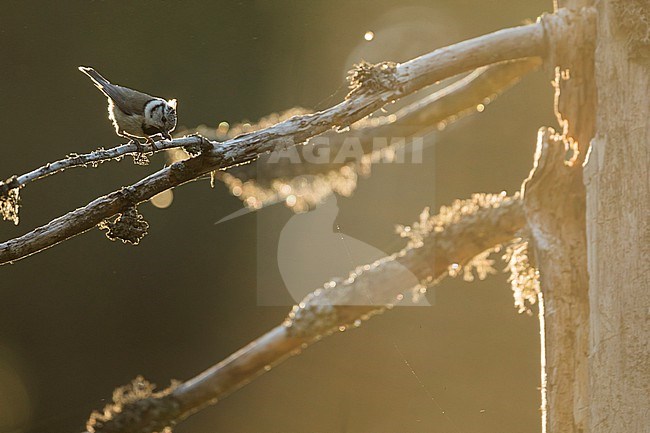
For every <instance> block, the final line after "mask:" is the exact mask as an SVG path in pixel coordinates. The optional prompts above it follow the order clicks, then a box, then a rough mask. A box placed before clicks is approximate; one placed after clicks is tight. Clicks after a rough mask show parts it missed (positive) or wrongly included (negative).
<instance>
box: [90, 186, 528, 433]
mask: <svg viewBox="0 0 650 433" xmlns="http://www.w3.org/2000/svg"><path fill="white" fill-rule="evenodd" d="M456 204H457V206H452V207H450V208H446V209H456V210H458V212H457V213H453V214H449V213H448V214H446V215H443V216H442V217H440V216H438V217H434V218H432V219H431V221H434V224H433V225H431V226H430V228H431V231H429V232H428V233H427V234H426V235H425V236H424V237H423V238H422V239H421V242H415V243H412V244H410V245H409V246H408V247H407V248H405V249H404V250H402V251H400V252H398V253H395V254H393V255H391V256H388V257H385V258H384V259H381V260H378V261H377V262H375V263H373V264H370V265H367V266H361V267H359V268H357V269H356V270H354V271H353V272H352V273H351V274H350V276H349V277H348V278H347V279H345V280H335V281H330V282H328V283H326V284H325V285H324V286H323V287H322V288H320V289H317V290H315V291H314V292H312V293H311V294H310V295H308V296H307V297H306V298H305V299H304V300H303V301H302V302H301V303H300V304H299V305H297V306H295V307H294V308H293V310H292V312H291V313H290V314H289V316H288V317H287V319H286V320H285V322H284V323H283V324H282V325H280V326H277V327H276V328H274V329H272V330H271V331H269V332H268V333H266V334H264V335H263V336H261V337H260V338H258V339H257V340H255V341H253V342H252V343H250V344H249V345H247V346H246V347H244V348H242V349H241V350H239V351H237V352H235V353H234V354H232V355H231V356H229V357H228V358H226V359H225V360H223V361H222V362H220V363H218V364H216V365H215V366H213V367H211V368H209V369H208V370H206V371H204V372H203V373H201V374H199V375H198V376H196V377H194V378H192V379H190V380H188V381H187V382H184V383H181V384H180V385H177V386H175V387H174V388H173V389H171V390H169V391H163V392H162V393H161V394H160V396H159V397H156V396H152V397H146V398H144V399H142V400H138V401H136V402H131V403H129V404H125V405H122V406H120V408H119V410H118V411H115V412H114V413H111V414H110V415H109V416H103V418H102V422H101V424H96V422H95V421H93V422H91V423H90V424H89V425H88V431H89V432H97V433H107V432H130V431H138V432H150V431H153V430H148V429H146V426H150V425H155V426H156V427H157V428H160V426H161V425H163V426H164V425H167V426H169V425H173V424H175V423H177V422H179V421H181V420H183V419H184V418H186V417H188V416H189V415H191V414H193V413H196V412H197V411H199V410H201V409H202V408H204V407H206V406H208V405H211V404H214V403H216V402H217V401H219V400H221V399H223V398H224V397H226V396H228V395H229V394H231V393H232V392H234V391H236V390H237V389H239V388H241V387H242V386H244V385H246V384H248V383H250V382H251V381H252V380H254V379H255V378H257V377H258V376H260V375H262V374H264V373H265V372H267V371H269V370H271V369H272V367H273V366H275V365H277V364H279V363H281V362H282V361H284V360H285V359H287V358H289V357H290V356H292V355H295V354H298V353H300V352H301V351H302V350H303V349H305V348H306V347H307V346H309V345H310V344H312V343H314V342H316V341H319V340H320V339H321V338H322V337H324V336H327V335H331V334H332V333H334V332H335V331H336V330H344V329H346V328H348V327H356V326H359V325H360V323H361V322H362V321H363V320H367V319H369V318H370V317H372V316H373V315H376V314H378V313H381V312H383V311H385V309H386V308H391V307H392V304H393V303H397V302H399V299H400V295H402V294H404V293H406V292H408V291H409V290H412V289H414V288H412V287H405V286H404V285H405V284H407V283H405V282H404V281H405V280H404V279H403V278H402V277H403V276H404V273H405V272H410V273H413V274H415V275H416V277H417V278H418V279H419V280H420V281H421V285H419V286H418V287H417V288H415V289H417V290H418V291H419V292H421V291H422V289H423V288H425V287H426V286H430V285H432V284H433V283H434V282H435V281H439V280H440V279H441V278H442V277H443V276H444V275H445V274H446V272H447V270H448V268H449V266H450V265H451V264H453V263H459V264H464V263H466V262H468V261H469V260H470V259H471V258H472V257H474V256H476V255H478V254H480V253H481V252H483V251H485V250H486V249H489V248H491V247H494V246H495V245H498V244H501V243H504V242H507V241H509V240H511V239H512V238H513V237H515V236H516V233H517V231H518V230H519V229H521V228H522V227H523V226H524V224H525V218H524V212H523V207H522V204H521V201H520V200H519V198H518V196H517V197H515V198H507V197H505V196H504V195H501V194H500V195H477V196H475V197H474V198H473V199H472V200H464V201H460V200H459V201H458V203H456ZM461 209H462V211H461ZM428 220H429V219H425V221H428ZM425 225H428V224H425ZM369 293H370V294H371V296H372V297H373V300H374V301H376V302H375V305H367V299H368V298H367V297H368V294H369ZM358 303H363V304H364V305H355V304H358ZM143 400H144V402H143ZM145 402H146V403H145ZM151 408H155V411H154V410H151ZM109 412H110V411H109ZM104 414H106V411H104ZM91 419H93V420H95V419H97V417H96V416H95V417H93V418H91ZM130 423H135V424H136V425H137V429H136V428H134V424H130Z"/></svg>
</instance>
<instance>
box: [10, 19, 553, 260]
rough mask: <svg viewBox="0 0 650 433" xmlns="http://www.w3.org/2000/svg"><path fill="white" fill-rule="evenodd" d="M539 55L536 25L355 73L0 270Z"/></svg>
mask: <svg viewBox="0 0 650 433" xmlns="http://www.w3.org/2000/svg"><path fill="white" fill-rule="evenodd" d="M545 52H546V43H545V34H544V27H543V25H542V24H541V22H538V23H535V24H530V25H526V26H521V27H514V28H509V29H504V30H500V31H497V32H494V33H490V34H487V35H484V36H481V37H478V38H474V39H470V40H468V41H464V42H460V43H458V44H455V45H451V46H449V47H445V48H441V49H438V50H435V51H433V52H431V53H428V54H425V55H423V56H421V57H418V58H416V59H413V60H410V61H408V62H406V63H403V64H399V65H398V64H394V63H381V64H378V65H374V66H367V65H362V66H359V67H358V68H357V69H356V70H355V72H354V73H353V75H352V79H351V87H352V89H353V90H352V91H351V92H350V94H349V95H348V97H347V99H346V100H344V101H343V102H341V103H339V104H338V105H335V106H333V107H331V108H329V109H326V110H323V111H320V112H317V113H314V114H309V115H304V116H296V117H293V118H291V119H288V120H286V121H284V122H281V123H278V124H277V125H274V126H272V127H270V128H266V129H263V130H260V131H256V132H253V133H250V134H245V135H242V136H240V137H236V138H234V139H232V140H228V141H226V142H223V143H212V146H213V147H212V149H211V150H210V151H204V152H203V153H202V154H201V155H199V156H197V157H195V158H191V159H189V160H186V161H182V162H177V163H175V164H172V165H171V166H170V167H166V168H164V169H162V170H160V171H158V172H157V173H154V174H152V175H150V176H148V177H146V178H145V179H142V180H141V181H139V182H137V183H135V184H133V185H131V186H130V187H125V188H122V189H121V190H119V191H115V192H113V193H110V194H108V195H106V196H103V197H100V198H98V199H96V200H94V201H92V202H91V203H89V204H88V205H86V206H85V207H83V208H80V209H77V210H75V211H72V212H69V213H68V214H66V215H63V216H61V217H59V218H57V219H55V220H53V221H51V222H50V223H48V224H46V225H45V226H42V227H39V228H37V229H35V230H33V231H32V232H29V233H27V234H25V235H23V236H21V237H18V238H15V239H12V240H9V241H7V242H4V243H2V244H0V264H4V263H7V262H11V261H14V260H19V259H21V258H24V257H27V256H29V255H31V254H34V253H36V252H39V251H41V250H43V249H46V248H49V247H51V246H53V245H56V244H57V243H59V242H62V241H64V240H66V239H68V238H70V237H72V236H76V235H78V234H80V233H83V232H85V231H87V230H89V229H91V228H93V227H94V226H96V225H97V224H99V223H100V222H101V221H102V220H103V219H105V218H108V217H110V216H113V215H115V214H117V213H119V212H122V211H124V210H125V209H127V208H130V207H133V206H136V205H137V204H139V203H141V202H143V201H146V200H148V199H150V198H151V197H153V196H154V195H156V194H158V193H160V192H162V191H164V190H166V189H169V188H173V187H175V186H178V185H181V184H183V183H185V182H188V181H190V180H192V179H196V178H197V177H199V176H201V175H203V174H205V173H208V172H211V171H214V170H224V169H227V168H229V167H232V166H235V165H239V164H244V163H247V162H250V161H252V160H255V159H256V158H257V157H258V156H259V155H260V154H262V153H265V152H269V151H272V150H274V149H275V148H277V147H278V146H280V147H288V146H295V145H298V144H301V143H303V142H305V140H307V139H308V138H310V137H313V136H315V135H318V134H320V133H322V132H325V131H327V130H328V129H331V128H334V127H338V128H341V127H346V126H348V125H350V124H352V123H354V122H356V121H357V120H359V119H361V118H363V117H365V116H367V115H368V114H370V113H372V112H374V111H375V110H377V109H378V108H380V107H381V106H383V105H384V104H386V103H388V102H391V101H393V100H396V99H399V98H401V97H403V96H405V95H408V94H411V93H413V92H415V91H417V90H419V89H421V88H423V87H425V86H427V85H430V84H433V83H435V82H437V81H439V80H442V79H445V78H448V77H451V76H454V75H456V74H459V73H462V72H465V71H468V70H472V69H475V68H478V67H481V66H484V65H488V64H492V63H496V62H501V61H505V60H510V59H516V58H522V57H531V56H543V55H544V54H545Z"/></svg>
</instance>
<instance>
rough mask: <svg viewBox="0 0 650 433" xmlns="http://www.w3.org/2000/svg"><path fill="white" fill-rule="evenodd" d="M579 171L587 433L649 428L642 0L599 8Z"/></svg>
mask: <svg viewBox="0 0 650 433" xmlns="http://www.w3.org/2000/svg"><path fill="white" fill-rule="evenodd" d="M598 16H599V23H598V39H597V52H596V83H597V87H598V100H599V104H598V105H599V109H598V116H597V125H596V130H597V132H596V137H595V138H594V140H593V141H592V144H591V151H590V154H589V157H588V162H587V164H586V166H585V185H586V191H587V220H586V222H587V240H588V270H589V288H590V289H589V292H590V293H589V298H590V310H591V316H590V346H589V350H590V354H589V358H590V359H589V361H590V368H589V375H590V412H591V430H590V432H591V433H647V432H649V431H650V350H649V347H650V278H649V275H650V272H649V270H648V267H649V261H648V258H649V257H650V254H649V253H650V226H649V220H650V182H649V176H648V173H649V168H650V158H649V156H648V155H649V152H648V149H649V147H650V40H648V35H650V33H648V32H650V27H649V26H650V1H648V0H618V1H614V0H607V1H601V2H600V3H599V4H598Z"/></svg>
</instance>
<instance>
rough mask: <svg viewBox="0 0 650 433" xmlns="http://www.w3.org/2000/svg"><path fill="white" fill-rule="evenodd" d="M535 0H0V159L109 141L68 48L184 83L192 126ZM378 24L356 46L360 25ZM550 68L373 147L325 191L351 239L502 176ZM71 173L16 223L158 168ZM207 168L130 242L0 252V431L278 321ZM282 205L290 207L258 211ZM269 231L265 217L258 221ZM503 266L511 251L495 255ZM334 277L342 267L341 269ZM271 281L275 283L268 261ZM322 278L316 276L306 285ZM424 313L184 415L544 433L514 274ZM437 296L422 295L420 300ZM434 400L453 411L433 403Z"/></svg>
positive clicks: (238, 224)
mask: <svg viewBox="0 0 650 433" xmlns="http://www.w3.org/2000/svg"><path fill="white" fill-rule="evenodd" d="M549 8H551V4H550V2H542V1H533V0H525V1H521V0H519V1H486V0H483V1H479V0H453V1H452V0H403V1H385V0H375V1H369V0H363V1H359V0H357V1H352V2H350V1H342V0H328V1H325V0H319V1H297V0H296V1H285V0H276V1H228V2H226V1H213V2H205V1H203V2H200V1H183V2H180V1H164V2H163V1H139V2H109V1H71V2H43V1H31V2H29V1H26V2H19V1H5V2H3V3H2V4H0V58H1V59H2V64H3V67H2V68H0V126H1V131H2V138H1V139H0V177H2V178H7V177H9V176H10V175H12V174H21V173H24V172H25V171H28V170H31V169H33V168H35V167H37V166H39V165H42V164H43V163H45V162H48V161H54V160H56V159H60V158H62V157H63V156H65V155H66V154H68V153H72V152H78V153H82V152H87V151H91V150H93V149H95V148H98V147H100V146H103V147H111V146H114V145H116V144H118V143H120V140H119V139H118V137H116V136H115V134H114V132H113V130H112V126H111V125H110V124H109V122H108V120H107V119H106V102H105V99H104V98H103V97H102V95H100V94H99V92H97V91H96V90H95V89H94V88H93V87H92V85H91V84H90V82H89V80H88V79H87V78H86V77H85V76H83V75H82V74H81V73H79V72H78V71H77V70H76V68H77V66H79V65H87V66H93V67H95V68H97V70H99V71H100V72H102V73H103V74H104V75H106V77H107V78H109V79H111V80H113V81H114V82H117V83H120V84H124V85H127V86H130V87H133V88H137V89H140V90H143V91H146V92H148V93H152V94H155V95H159V96H163V97H167V98H171V97H174V98H177V99H178V101H179V118H180V120H179V123H180V124H181V125H184V126H187V127H190V128H191V127H195V126H197V125H200V124H206V125H211V126H216V125H217V124H218V123H219V122H222V121H227V122H230V123H236V122H239V121H246V120H248V121H255V120H257V119H258V118H259V117H261V116H264V115H266V114H269V113H272V112H278V111H281V110H285V109H288V108H291V107H294V106H302V107H305V108H308V109H322V108H325V107H328V106H330V105H333V104H335V103H337V102H339V101H340V100H341V98H342V97H343V96H344V95H345V93H346V91H345V81H344V77H345V74H346V71H347V70H348V69H350V67H351V66H352V64H353V63H356V62H358V61H360V60H361V59H366V60H369V61H380V60H394V61H403V60H407V59H409V58H412V57H414V56H417V55H419V54H423V53H425V52H428V51H431V50H433V49H435V48H437V47H441V46H444V45H448V44H450V43H453V42H457V41H460V40H463V39H467V38H470V37H474V36H479V35H481V34H484V33H487V32H490V31H494V30H497V29H499V28H503V27H508V26H514V25H518V24H521V23H523V21H524V20H525V19H528V18H532V19H534V18H535V17H536V16H538V15H539V14H541V13H542V12H544V11H545V10H547V9H549ZM367 31H372V32H374V39H373V40H371V41H366V40H365V39H364V34H365V33H366V32H367ZM549 82H550V75H549V72H548V71H541V72H537V73H535V74H533V75H531V76H529V77H527V78H526V79H525V80H524V81H523V82H522V83H521V84H520V85H519V86H518V87H516V88H514V89H512V90H511V91H509V92H508V93H506V94H505V95H503V96H502V97H501V98H499V99H497V100H496V101H495V102H493V103H492V104H490V105H488V106H487V108H486V110H485V111H484V112H483V113H480V114H476V115H474V116H471V117H467V118H465V119H463V120H461V121H460V122H458V123H456V124H454V125H452V126H451V127H449V128H447V129H446V130H445V131H443V132H442V133H440V134H439V135H438V136H437V142H436V144H435V146H432V147H428V148H427V149H426V150H425V153H424V162H423V164H420V165H410V166H408V167H405V166H397V165H383V166H380V167H377V168H375V169H373V175H372V176H371V177H370V178H368V179H364V180H361V181H360V182H359V185H358V188H357V190H356V191H355V192H354V194H353V195H352V196H351V197H338V200H337V202H338V203H337V205H338V208H339V212H338V216H337V217H336V224H338V226H339V227H340V231H341V232H342V233H344V234H345V235H347V236H349V237H352V238H355V239H358V240H361V241H362V242H364V243H366V244H369V245H372V246H374V247H376V248H377V249H380V250H383V251H386V252H392V251H394V250H395V249H397V248H400V247H401V246H402V245H403V242H402V241H401V240H400V239H399V238H398V237H397V236H396V235H395V233H394V229H393V228H394V225H395V224H398V223H406V224H408V223H411V222H412V221H415V220H416V219H417V216H418V214H419V213H420V212H421V210H422V209H423V208H424V207H425V206H432V208H433V209H435V208H436V207H439V206H440V205H444V204H448V203H450V202H451V201H452V200H453V199H455V198H466V197H468V196H469V195H470V194H471V193H473V192H499V191H501V190H506V191H508V192H509V193H513V192H514V191H516V190H517V189H518V188H519V185H520V183H521V180H522V179H523V178H524V177H525V176H526V175H527V173H528V171H529V169H530V166H531V162H532V153H533V149H534V139H535V135H536V130H537V128H538V127H540V126H542V125H555V121H554V118H553V113H552V89H551V86H550V83H549ZM164 162H165V161H164V159H163V158H162V156H160V155H158V156H156V157H155V158H153V159H152V163H151V165H150V166H147V167H141V166H135V165H133V164H132V163H131V162H130V160H128V159H127V160H124V161H122V162H119V163H116V162H109V163H106V164H103V165H102V166H100V167H99V168H96V169H75V170H70V171H68V172H66V173H63V174H58V175H56V176H53V177H50V178H47V179H44V180H41V181H38V182H36V183H34V184H31V185H29V186H28V187H27V188H25V189H24V190H22V192H21V194H22V199H23V201H22V205H23V207H22V209H21V222H20V225H19V226H17V227H14V226H13V225H12V224H11V223H9V222H0V240H2V241H4V240H7V239H10V238H13V237H15V236H18V235H21V234H23V233H25V232H27V231H29V230H31V229H33V228H34V227H37V226H39V225H42V224H45V223H46V222H48V221H49V220H51V219H52V218H55V217H57V216H59V215H61V214H63V213H65V212H67V211H70V210H72V209H75V208H77V207H80V206H83V205H85V204H86V203H87V202H88V201H90V200H92V199H94V198H96V197H97V196H99V195H101V194H104V193H108V192H110V191H112V190H115V189H117V188H119V187H120V186H122V185H126V184H130V183H132V182H134V181H136V180H138V179H140V178H142V177H144V176H146V175H148V174H150V173H152V172H153V171H155V170H157V169H158V168H160V167H161V166H162V165H163V164H164ZM241 206H242V205H241V202H240V201H239V200H238V199H237V198H235V197H233V196H231V195H230V194H229V193H228V191H227V189H226V188H225V187H224V186H223V185H222V184H217V186H216V188H214V189H210V187H209V183H208V181H207V180H203V181H198V182H194V183H191V184H188V185H185V186H182V187H180V188H178V189H176V190H175V191H174V201H173V203H172V204H171V206H169V207H167V208H164V209H159V208H156V207H154V206H153V205H151V204H149V203H147V204H144V205H142V206H141V207H140V210H141V212H142V214H143V215H144V216H145V217H146V219H147V220H148V221H149V223H150V224H151V229H150V234H149V235H148V236H147V237H146V238H145V239H144V240H143V241H142V243H141V244H140V245H139V246H137V247H132V246H128V245H123V244H121V243H115V242H110V241H108V240H107V239H106V238H105V237H104V235H103V234H102V233H101V232H100V231H98V230H93V231H91V232H89V233H86V234H84V235H82V236H79V237H77V238H74V239H72V240H69V241H67V242H64V243H63V244H61V245H58V246H56V247H54V248H52V249H50V250H47V251H44V252H42V253H39V254H37V255H35V256H33V257H30V258H27V259H25V260H21V261H19V262H17V263H15V264H13V265H6V266H3V267H0V432H1V433H18V432H21V433H22V432H49V433H58V432H66V433H70V432H78V431H82V429H83V428H84V423H85V419H86V418H87V417H88V415H89V413H90V412H91V411H92V410H93V409H100V408H102V407H103V405H104V404H106V402H107V401H108V400H109V399H110V396H111V393H112V390H113V389H114V388H115V387H116V386H119V385H122V384H126V383H128V382H129V381H130V380H131V379H133V378H134V377H135V376H136V375H138V374H142V375H144V376H145V377H146V378H147V379H149V380H151V381H152V382H155V383H157V384H159V385H161V386H167V385H168V383H169V380H170V379H181V380H184V379H188V378H190V377H192V376H193V375H195V374H197V373H199V372H200V371H202V370H203V369H205V368H207V367H209V366H210V365H212V364H214V363H216V362H218V361H219V360H221V359H223V358H225V357H226V356H228V355H229V354H230V353H232V352H233V351H235V350H237V349H239V348H240V347H242V346H243V345H245V344H247V343H248V342H249V341H251V340H252V339H254V338H256V337H258V336H260V335H261V334H262V333H264V332H266V331H267V330H269V329H271V328H272V327H274V326H276V325H277V324H278V323H280V322H281V321H282V320H283V318H284V316H285V315H286V313H287V312H288V308H287V307H267V306H258V302H257V296H258V293H257V290H258V287H259V286H260V281H258V279H257V275H256V272H255V271H256V269H257V268H258V263H257V261H258V256H257V244H258V239H259V238H260V236H264V237H265V238H271V239H273V238H274V237H279V233H280V230H281V229H282V227H281V226H278V227H277V229H274V228H273V227H270V228H268V227H267V226H268V225H266V226H265V227H267V229H265V233H259V232H258V228H259V227H260V226H259V225H258V224H257V223H256V221H257V218H260V217H261V216H260V215H261V214H260V215H257V214H255V213H251V214H248V215H246V216H244V217H241V218H237V219H234V220H231V221H229V222H226V223H222V224H218V225H215V222H216V221H218V220H220V219H221V218H222V217H224V216H226V215H228V214H230V213H231V212H234V211H236V210H237V209H240V208H241ZM262 212H264V213H266V216H267V217H268V218H277V219H278V220H281V219H283V218H284V219H285V220H286V219H288V218H289V217H290V216H291V212H290V211H289V210H288V209H287V208H285V207H283V206H281V205H280V206H274V207H271V208H268V209H264V210H263V211H262ZM267 230H268V231H267ZM497 266H498V268H499V269H502V268H503V265H502V264H501V263H497ZM332 276H334V275H332ZM265 278H268V281H267V280H265V281H263V282H262V283H264V284H267V285H269V286H271V287H275V288H276V289H277V288H278V287H280V288H281V287H282V286H281V284H282V280H281V279H280V277H279V276H278V275H276V276H275V277H274V276H273V275H270V276H266V275H265ZM314 288H315V287H314ZM430 296H432V298H431V301H432V302H431V303H432V304H434V306H433V307H430V308H404V309H396V310H394V311H391V312H390V313H388V314H385V315H384V316H382V317H379V318H376V319H373V320H371V321H370V322H368V323H366V324H364V325H363V326H362V327H361V328H359V329H358V330H354V331H351V332H346V333H345V334H343V335H336V336H335V337H334V338H329V339H326V340H324V341H323V342H321V343H319V344H317V345H315V346H314V347H312V348H310V349H308V350H307V351H305V352H304V353H303V354H302V355H301V356H299V357H297V358H293V359H290V360H289V361H287V362H285V363H284V364H282V365H281V366H279V367H277V368H275V369H274V370H272V371H271V372H270V373H268V374H266V375H264V376H262V377H261V378H259V379H258V380H256V381H254V382H253V383H252V384H250V385H248V386H246V387H245V388H244V389H242V390H240V391H238V392H237V393H235V394H233V395H232V396H230V397H228V398H227V399H226V400H224V401H222V402H219V404H218V405H216V406H214V407H211V408H209V409H207V410H204V411H202V412H201V413H199V414H198V415H195V416H194V417H192V418H191V419H189V420H188V421H186V422H184V423H183V424H181V425H180V426H179V427H177V428H176V431H177V432H181V433H183V432H186V433H189V432H192V433H208V432H215V431H224V432H238V433H253V432H288V433H299V432H323V433H339V432H340V433H351V432H355V433H356V432H373V433H378V432H380V433H381V432H385V433H389V432H390V433H394V432H463V433H465V432H482V433H488V432H495V433H496V432H503V431H508V432H522V433H524V432H526V433H527V432H538V431H540V422H539V409H538V408H539V391H538V384H539V366H538V364H539V347H538V345H539V342H538V334H537V321H536V319H535V318H534V317H528V316H526V315H518V314H517V312H516V310H515V309H514V308H513V305H512V296H511V291H510V288H509V285H508V283H507V282H506V276H505V275H503V274H499V275H497V276H493V277H490V278H489V279H488V280H487V281H483V282H474V283H472V284H469V283H465V282H463V281H461V280H451V279H448V280H445V281H444V282H443V283H442V284H441V285H440V286H438V287H437V288H436V289H435V290H434V291H433V293H432V294H431V295H430ZM434 298H435V299H434ZM443 412H444V413H443Z"/></svg>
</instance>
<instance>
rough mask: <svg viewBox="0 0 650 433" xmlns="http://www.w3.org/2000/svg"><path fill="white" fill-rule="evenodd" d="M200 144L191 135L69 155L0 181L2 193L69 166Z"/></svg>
mask: <svg viewBox="0 0 650 433" xmlns="http://www.w3.org/2000/svg"><path fill="white" fill-rule="evenodd" d="M200 144H201V139H200V137H196V136H191V137H183V138H177V139H174V140H161V141H157V142H156V145H155V146H156V147H155V148H154V147H153V146H152V145H151V144H141V145H140V147H141V149H139V148H138V146H137V145H136V144H135V143H127V144H122V145H120V146H116V147H113V148H111V149H98V150H95V151H92V152H90V153H86V154H72V155H68V156H67V157H66V158H64V159H61V160H59V161H56V162H52V163H47V164H45V165H43V166H41V167H39V168H37V169H35V170H32V171H30V172H28V173H25V174H23V175H20V176H16V177H15V178H14V179H13V180H12V181H9V182H0V195H4V194H6V193H7V191H8V190H9V189H13V188H23V187H24V186H25V185H27V184H28V183H30V182H34V181H36V180H39V179H42V178H44V177H47V176H51V175H53V174H56V173H59V172H61V171H64V170H67V169H69V168H73V167H93V166H96V165H98V164H100V163H103V162H106V161H110V160H120V159H121V158H123V157H124V156H126V155H129V154H140V153H154V152H158V151H161V150H165V149H173V148H176V147H188V146H198V145H200Z"/></svg>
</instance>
